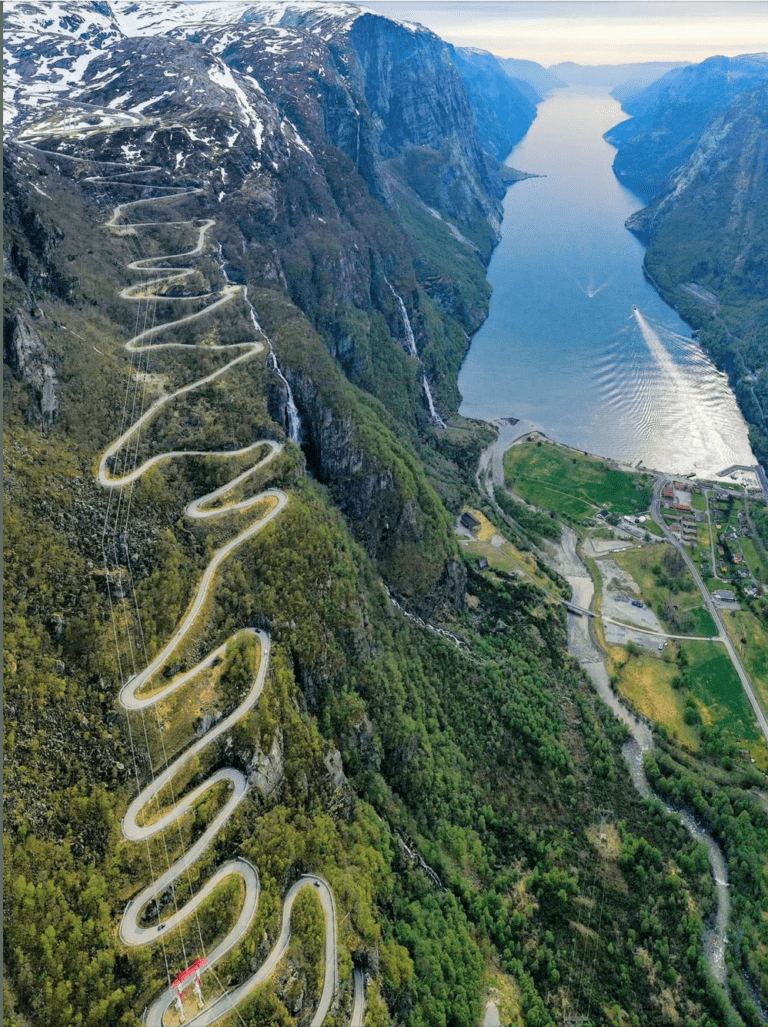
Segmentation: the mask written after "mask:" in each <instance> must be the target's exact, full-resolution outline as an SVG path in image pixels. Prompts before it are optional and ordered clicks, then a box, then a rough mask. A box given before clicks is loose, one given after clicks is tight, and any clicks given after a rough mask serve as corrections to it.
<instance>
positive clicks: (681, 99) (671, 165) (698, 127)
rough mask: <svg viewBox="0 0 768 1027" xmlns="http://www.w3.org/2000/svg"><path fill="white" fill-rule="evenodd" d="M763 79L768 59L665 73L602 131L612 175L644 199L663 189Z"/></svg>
mask: <svg viewBox="0 0 768 1027" xmlns="http://www.w3.org/2000/svg"><path fill="white" fill-rule="evenodd" d="M766 78H768V57H767V56H766V55H765V54H750V55H745V56H742V57H710V58H709V59H708V60H706V61H702V63H701V64H691V65H688V66H686V67H683V68H678V69H674V70H672V71H669V72H668V73H667V74H666V75H664V76H662V77H661V78H660V79H658V81H656V82H654V83H652V84H651V85H650V86H649V87H648V88H647V89H645V90H643V91H642V92H641V93H639V94H636V95H633V96H632V97H631V98H629V99H627V100H625V101H624V104H623V106H624V109H625V110H626V111H627V113H628V114H630V115H631V116H632V117H631V118H630V119H629V120H628V121H622V122H621V123H620V124H618V125H616V126H615V127H614V128H612V129H610V130H609V131H608V132H606V135H605V137H606V139H607V140H608V141H609V142H611V143H613V145H614V146H616V147H618V153H617V154H616V158H615V160H614V164H613V167H614V171H615V172H616V174H617V175H618V176H619V178H620V179H621V181H622V182H624V184H625V185H627V186H629V188H630V189H633V190H634V191H635V192H636V193H638V194H639V195H640V196H642V197H643V198H644V199H646V200H649V199H650V198H651V197H652V196H653V195H654V194H656V193H658V192H659V191H660V190H661V189H663V188H665V187H666V186H667V184H668V181H669V177H670V175H672V174H673V173H674V172H675V171H676V169H677V168H678V167H680V165H681V164H682V163H683V161H685V160H687V158H688V157H690V155H691V154H692V153H693V151H694V149H695V148H696V146H697V145H698V142H699V139H700V138H701V135H702V133H703V132H704V130H705V129H706V128H707V126H708V125H710V124H711V123H712V121H713V120H714V119H715V118H716V117H718V116H719V115H720V114H723V113H725V111H726V109H727V108H728V106H729V105H730V103H731V102H732V101H733V100H734V99H735V98H736V97H737V96H738V95H739V94H740V93H743V92H745V91H747V90H749V89H752V88H754V87H756V86H758V85H760V83H762V82H764V81H765V80H766Z"/></svg>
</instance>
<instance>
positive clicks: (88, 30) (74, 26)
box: [3, 0, 121, 49]
mask: <svg viewBox="0 0 768 1027" xmlns="http://www.w3.org/2000/svg"><path fill="white" fill-rule="evenodd" d="M18 33H22V34H24V35H27V36H31V35H34V36H40V35H55V36H61V37H68V38H70V39H72V40H79V41H81V42H84V43H88V44H89V45H90V46H94V47H97V48H99V49H100V48H102V47H103V46H104V45H106V44H107V43H109V42H112V41H113V40H114V39H118V38H119V37H120V35H121V32H120V29H119V27H118V25H117V23H116V21H115V19H114V17H113V16H112V12H111V10H110V5H109V4H107V3H97V2H93V3H72V2H66V0H51V2H46V3H28V2H26V0H24V2H22V0H7V2H6V3H4V4H3V34H4V46H5V44H7V42H8V37H9V35H10V36H11V38H12V39H15V38H17V34H18Z"/></svg>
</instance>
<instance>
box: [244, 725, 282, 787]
mask: <svg viewBox="0 0 768 1027" xmlns="http://www.w3.org/2000/svg"><path fill="white" fill-rule="evenodd" d="M284 776H285V759H284V755H283V733H282V731H280V730H278V731H276V732H275V736H274V738H273V739H272V748H271V749H270V750H269V752H268V753H264V752H262V750H261V749H257V750H256V752H255V753H254V756H253V759H252V760H251V773H250V775H249V780H250V784H251V785H252V786H253V787H254V788H256V789H257V790H258V791H259V792H261V794H262V795H263V796H264V798H265V799H266V798H268V797H269V796H270V795H272V793H273V792H274V791H275V790H276V789H277V788H278V786H279V785H280V784H281V782H282V780H283V778H284Z"/></svg>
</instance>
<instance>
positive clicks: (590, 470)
mask: <svg viewBox="0 0 768 1027" xmlns="http://www.w3.org/2000/svg"><path fill="white" fill-rule="evenodd" d="M504 472H505V478H506V482H507V484H508V485H509V487H510V488H511V489H512V490H513V491H514V492H516V493H517V494H518V495H519V496H522V498H523V499H525V500H526V501H527V502H529V503H533V504H534V505H535V506H539V507H541V508H543V509H545V510H554V511H555V513H558V514H561V515H562V516H567V517H573V518H575V519H577V520H586V519H588V518H590V517H592V516H593V515H594V514H595V513H596V512H597V511H598V510H600V509H603V508H604V509H607V510H610V511H611V512H612V513H614V514H618V515H621V514H633V513H642V512H643V511H645V510H647V509H648V505H649V503H650V496H651V489H650V483H649V479H648V478H647V477H646V476H644V475H639V474H629V473H627V472H625V471H619V470H617V469H615V468H614V467H612V466H611V465H610V464H609V462H608V461H607V460H602V459H600V458H599V457H592V456H585V455H584V454H583V453H576V452H574V451H573V450H569V449H563V448H562V447H561V446H557V445H555V444H554V443H551V442H535V443H523V444H521V445H519V446H513V447H512V448H511V449H508V450H507V452H506V453H505V454H504Z"/></svg>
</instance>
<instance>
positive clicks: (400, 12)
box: [366, 0, 768, 64]
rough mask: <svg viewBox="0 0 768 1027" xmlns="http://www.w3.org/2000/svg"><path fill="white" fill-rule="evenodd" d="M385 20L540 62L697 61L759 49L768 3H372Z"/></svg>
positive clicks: (767, 28) (766, 33) (766, 35)
mask: <svg viewBox="0 0 768 1027" xmlns="http://www.w3.org/2000/svg"><path fill="white" fill-rule="evenodd" d="M366 6H368V7H370V8H371V9H374V10H377V11H379V12H380V13H382V14H387V15H388V16H390V17H395V18H401V19H404V20H408V21H418V22H420V23H421V24H422V25H426V26H427V27H428V28H430V29H432V31H434V32H437V34H438V35H439V36H441V37H442V38H443V39H446V40H447V41H448V42H450V43H453V44H454V45H456V46H475V47H479V48H480V49H483V50H490V51H491V52H493V53H496V54H498V55H499V56H501V57H522V58H528V59H531V60H536V61H539V62H540V63H542V64H555V63H557V62H559V61H563V60H573V61H577V62H579V63H582V64H589V63H605V64H607V63H621V62H628V61H644V60H646V61H650V60H670V61H686V60H688V61H701V60H704V59H705V58H707V57H710V56H713V55H714V54H725V55H726V56H733V55H735V54H739V53H753V52H755V50H756V49H759V47H757V46H756V45H755V40H760V39H764V40H768V3H742V2H739V0H737V2H728V3H707V2H691V0H667V2H665V3H663V4H658V3H646V2H624V0H616V2H604V3H600V2H593V0H583V2H581V0H562V2H559V0H554V2H542V0H510V2H499V3H488V2H486V0H445V2H437V0H403V2H399V0H371V2H370V3H368V4H367V5H366Z"/></svg>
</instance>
